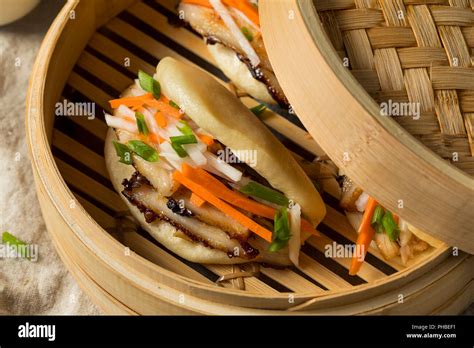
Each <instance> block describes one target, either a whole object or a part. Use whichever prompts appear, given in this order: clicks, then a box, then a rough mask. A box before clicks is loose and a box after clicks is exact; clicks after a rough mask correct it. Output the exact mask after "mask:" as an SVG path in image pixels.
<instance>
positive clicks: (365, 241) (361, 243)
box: [349, 197, 378, 275]
mask: <svg viewBox="0 0 474 348" xmlns="http://www.w3.org/2000/svg"><path fill="white" fill-rule="evenodd" d="M377 204H378V203H377V201H376V200H375V199H373V198H372V197H369V200H368V202H367V206H366V207H365V212H364V216H363V217H362V222H361V224H360V226H359V236H358V237H357V242H356V249H355V250H356V251H361V252H362V254H359V253H358V252H354V255H353V256H352V263H351V267H350V269H349V274H350V275H356V274H357V272H359V270H360V267H361V266H362V263H364V259H365V256H366V255H367V252H368V251H369V246H370V242H371V241H372V239H373V238H374V234H375V230H374V229H373V228H372V225H371V221H372V215H374V211H375V207H377ZM361 259H362V260H361Z"/></svg>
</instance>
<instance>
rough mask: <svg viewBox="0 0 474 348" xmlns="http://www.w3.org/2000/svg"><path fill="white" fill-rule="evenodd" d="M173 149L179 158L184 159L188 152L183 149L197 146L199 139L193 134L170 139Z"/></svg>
mask: <svg viewBox="0 0 474 348" xmlns="http://www.w3.org/2000/svg"><path fill="white" fill-rule="evenodd" d="M170 140H171V147H172V148H173V150H175V151H176V153H177V154H178V156H179V157H181V158H183V157H186V156H187V155H188V153H187V152H186V150H185V149H184V148H183V145H188V144H197V139H196V137H195V136H194V135H192V134H187V135H179V136H176V137H170Z"/></svg>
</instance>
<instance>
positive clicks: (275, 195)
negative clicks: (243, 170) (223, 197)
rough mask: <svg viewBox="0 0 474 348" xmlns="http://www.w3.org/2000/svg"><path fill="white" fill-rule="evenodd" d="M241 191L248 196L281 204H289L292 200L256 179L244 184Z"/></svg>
mask: <svg viewBox="0 0 474 348" xmlns="http://www.w3.org/2000/svg"><path fill="white" fill-rule="evenodd" d="M239 191H240V192H242V193H243V194H246V195H247V196H252V197H256V198H260V199H263V200H265V201H267V202H271V203H275V204H278V205H281V206H287V205H288V204H289V202H290V201H289V199H288V198H286V197H285V195H284V194H282V193H280V192H278V191H276V190H274V189H271V188H269V187H266V186H264V185H262V184H259V183H257V182H255V181H250V182H249V183H248V184H247V185H244V186H242V187H241V188H240V190H239Z"/></svg>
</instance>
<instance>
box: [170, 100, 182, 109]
mask: <svg viewBox="0 0 474 348" xmlns="http://www.w3.org/2000/svg"><path fill="white" fill-rule="evenodd" d="M169 104H170V106H172V107H174V108H175V109H178V110H180V109H181V108H180V107H179V105H178V104H176V103H175V102H174V101H172V100H170V102H169Z"/></svg>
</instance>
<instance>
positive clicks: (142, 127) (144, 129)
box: [135, 112, 150, 135]
mask: <svg viewBox="0 0 474 348" xmlns="http://www.w3.org/2000/svg"><path fill="white" fill-rule="evenodd" d="M135 118H136V119H137V127H138V132H139V133H142V134H143V135H148V133H150V131H149V130H148V126H147V125H146V121H145V116H144V115H143V114H142V113H140V112H136V113H135Z"/></svg>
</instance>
